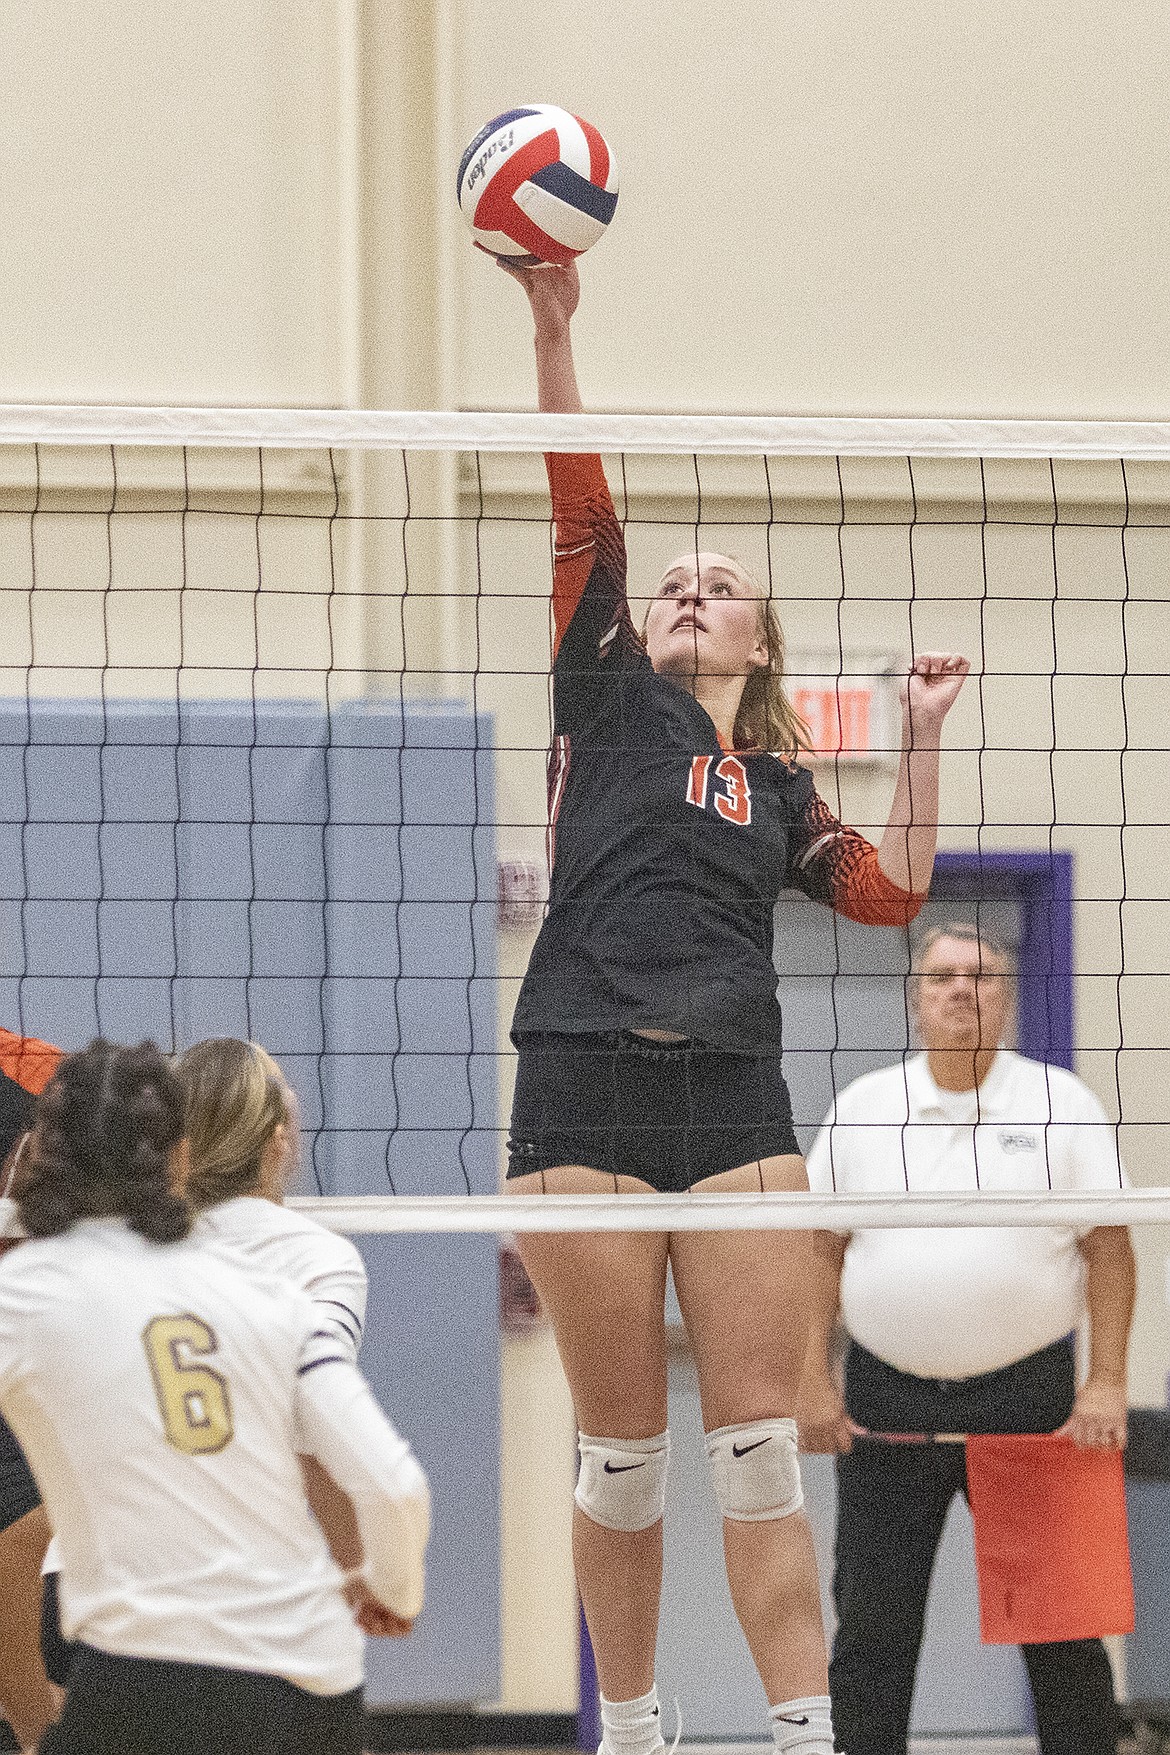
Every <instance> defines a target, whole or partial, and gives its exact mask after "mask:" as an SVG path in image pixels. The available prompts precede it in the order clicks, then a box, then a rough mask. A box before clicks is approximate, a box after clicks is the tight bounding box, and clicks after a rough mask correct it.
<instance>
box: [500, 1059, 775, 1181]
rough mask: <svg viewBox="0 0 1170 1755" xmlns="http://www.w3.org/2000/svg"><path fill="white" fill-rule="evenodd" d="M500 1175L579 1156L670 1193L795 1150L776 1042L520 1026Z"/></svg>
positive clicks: (568, 1161) (596, 1167)
mask: <svg viewBox="0 0 1170 1755" xmlns="http://www.w3.org/2000/svg"><path fill="white" fill-rule="evenodd" d="M519 1051H520V1055H519V1063H518V1065H517V1069H516V1094H515V1097H514V1099H513V1103H512V1130H511V1137H510V1138H509V1140H508V1175H509V1177H513V1176H525V1175H527V1174H528V1173H529V1172H530V1171H534V1170H550V1169H552V1168H553V1166H554V1165H558V1164H583V1165H587V1166H589V1167H590V1168H592V1169H594V1170H603V1171H605V1173H606V1174H607V1175H610V1176H637V1177H639V1178H640V1179H641V1181H643V1182H648V1183H649V1184H650V1186H651V1187H652V1188H654V1189H657V1190H658V1192H659V1193H660V1194H681V1193H683V1192H685V1190H687V1189H688V1188H693V1187H694V1185H695V1183H696V1182H701V1181H702V1180H703V1178H704V1177H705V1176H717V1175H718V1174H719V1173H720V1172H721V1171H723V1170H735V1169H737V1168H738V1167H739V1166H740V1165H742V1164H752V1163H755V1162H756V1161H757V1160H759V1159H760V1158H771V1157H775V1156H776V1155H777V1154H781V1153H792V1152H797V1153H798V1152H799V1151H800V1145H799V1142H798V1141H797V1138H796V1134H795V1133H794V1131H793V1127H792V1103H791V1101H790V1099H789V1096H788V1087H787V1085H786V1084H785V1082H784V1075H783V1073H782V1072H781V1070H780V1050H779V1049H778V1048H776V1049H761V1050H759V1051H758V1052H755V1053H749V1054H744V1053H736V1052H732V1051H730V1050H728V1049H725V1048H712V1047H710V1046H708V1045H707V1044H706V1043H703V1042H694V1041H686V1042H653V1041H650V1040H648V1039H647V1038H646V1037H644V1036H638V1035H636V1034H635V1033H634V1031H632V1030H613V1031H607V1032H606V1033H605V1034H604V1035H595V1036H594V1035H573V1034H570V1033H562V1032H552V1031H533V1032H531V1033H528V1032H526V1033H525V1034H524V1035H523V1036H522V1037H521V1038H520V1042H519Z"/></svg>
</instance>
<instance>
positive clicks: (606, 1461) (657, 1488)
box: [574, 1432, 670, 1532]
mask: <svg viewBox="0 0 1170 1755" xmlns="http://www.w3.org/2000/svg"><path fill="white" fill-rule="evenodd" d="M577 1448H578V1450H579V1451H580V1453H581V1470H580V1473H579V1474H578V1476H577V1491H576V1493H575V1495H574V1497H575V1499H576V1501H577V1504H578V1505H579V1506H580V1507H581V1510H582V1511H583V1512H584V1513H585V1515H586V1517H588V1518H592V1520H593V1522H594V1523H599V1524H601V1525H603V1527H604V1528H605V1529H607V1530H624V1531H627V1532H630V1531H633V1530H646V1529H649V1528H650V1526H651V1525H652V1524H655V1523H657V1522H658V1521H659V1519H660V1518H661V1516H662V1514H663V1512H664V1510H665V1509H666V1465H667V1461H668V1459H669V1456H670V1434H669V1432H659V1433H658V1435H657V1436H656V1437H654V1438H590V1437H588V1436H587V1435H586V1434H585V1433H584V1432H579V1433H578V1434H577Z"/></svg>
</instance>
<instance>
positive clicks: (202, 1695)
mask: <svg viewBox="0 0 1170 1755" xmlns="http://www.w3.org/2000/svg"><path fill="white" fill-rule="evenodd" d="M364 1728H365V1713H364V1711H363V1707H362V1690H361V1689H360V1688H355V1689H354V1690H353V1691H352V1692H351V1693H348V1694H310V1693H309V1692H308V1690H307V1689H304V1688H296V1687H294V1686H293V1684H292V1683H291V1682H284V1681H282V1680H281V1679H280V1677H278V1676H257V1675H254V1674H253V1673H252V1672H251V1671H248V1670H225V1669H217V1668H213V1667H212V1666H211V1665H210V1664H175V1663H160V1662H159V1661H157V1660H156V1659H154V1658H128V1657H113V1656H111V1655H110V1654H109V1653H108V1652H104V1651H97V1650H95V1648H94V1647H93V1646H92V1645H78V1646H77V1647H76V1651H75V1656H74V1660H73V1668H72V1670H71V1672H70V1677H69V1692H68V1694H67V1696H66V1698H65V1710H64V1712H63V1713H62V1715H61V1719H60V1722H59V1723H58V1724H55V1725H53V1727H52V1728H51V1729H50V1730H49V1731H48V1732H47V1733H46V1734H45V1736H44V1737H43V1738H42V1739H41V1741H40V1743H39V1744H38V1749H39V1752H40V1755H360V1751H361V1747H362V1732H363V1730H364Z"/></svg>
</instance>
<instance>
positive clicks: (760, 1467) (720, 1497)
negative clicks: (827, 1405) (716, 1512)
mask: <svg viewBox="0 0 1170 1755" xmlns="http://www.w3.org/2000/svg"><path fill="white" fill-rule="evenodd" d="M707 1455H708V1456H709V1457H710V1459H711V1475H712V1478H713V1480H714V1483H715V1498H716V1500H717V1501H718V1503H719V1509H720V1511H721V1512H722V1513H723V1515H724V1517H729V1518H732V1519H733V1520H734V1521H736V1522H738V1523H763V1522H764V1521H765V1520H766V1519H768V1518H774V1517H790V1516H791V1515H792V1513H793V1512H794V1511H799V1510H800V1508H801V1506H802V1505H803V1504H804V1489H803V1488H802V1486H801V1483H800V1463H799V1462H798V1461H797V1456H796V1421H795V1420H752V1421H748V1422H747V1423H746V1424H744V1425H742V1426H719V1427H717V1428H716V1430H715V1431H714V1432H708V1434H707Z"/></svg>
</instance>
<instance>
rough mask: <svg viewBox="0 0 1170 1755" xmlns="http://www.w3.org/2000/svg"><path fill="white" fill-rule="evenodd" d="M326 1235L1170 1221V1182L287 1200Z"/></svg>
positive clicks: (1089, 1225)
mask: <svg viewBox="0 0 1170 1755" xmlns="http://www.w3.org/2000/svg"><path fill="white" fill-rule="evenodd" d="M289 1205H290V1206H293V1207H296V1208H297V1209H298V1210H299V1211H300V1212H303V1213H308V1214H309V1215H310V1216H311V1217H312V1218H314V1219H317V1220H318V1221H319V1222H320V1223H321V1224H323V1225H326V1226H328V1227H329V1229H330V1230H331V1231H346V1232H355V1233H358V1232H363V1231H371V1232H372V1231H395V1232H397V1231H470V1232H492V1231H497V1232H505V1233H507V1232H521V1231H535V1232H553V1231H555V1232H566V1231H820V1230H828V1231H863V1230H870V1231H897V1230H903V1229H915V1230H938V1229H941V1228H946V1227H948V1226H958V1227H962V1228H963V1229H972V1228H982V1227H984V1226H987V1227H991V1228H997V1229H998V1228H1001V1227H1010V1226H1015V1225H1019V1226H1024V1227H1027V1228H1028V1229H1030V1230H1034V1229H1038V1228H1040V1229H1042V1228H1043V1227H1045V1226H1048V1225H1059V1226H1070V1227H1072V1228H1073V1229H1075V1230H1091V1229H1093V1228H1095V1227H1096V1226H1100V1225H1166V1224H1170V1188H1159V1189H1140V1190H1139V1189H1134V1190H1126V1191H1123V1192H1122V1193H1119V1194H1114V1193H1112V1192H1103V1193H1100V1194H1078V1195H1058V1194H982V1193H972V1194H962V1193H959V1194H949V1193H948V1194H870V1195H843V1194H826V1195H817V1194H702V1193H692V1194H678V1195H672V1194H537V1195H455V1196H441V1195H417V1196H411V1195H371V1196H369V1197H368V1198H366V1199H356V1200H347V1199H344V1198H330V1197H324V1198H322V1197H320V1196H318V1197H314V1198H308V1199H304V1200H294V1201H290V1202H289Z"/></svg>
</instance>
